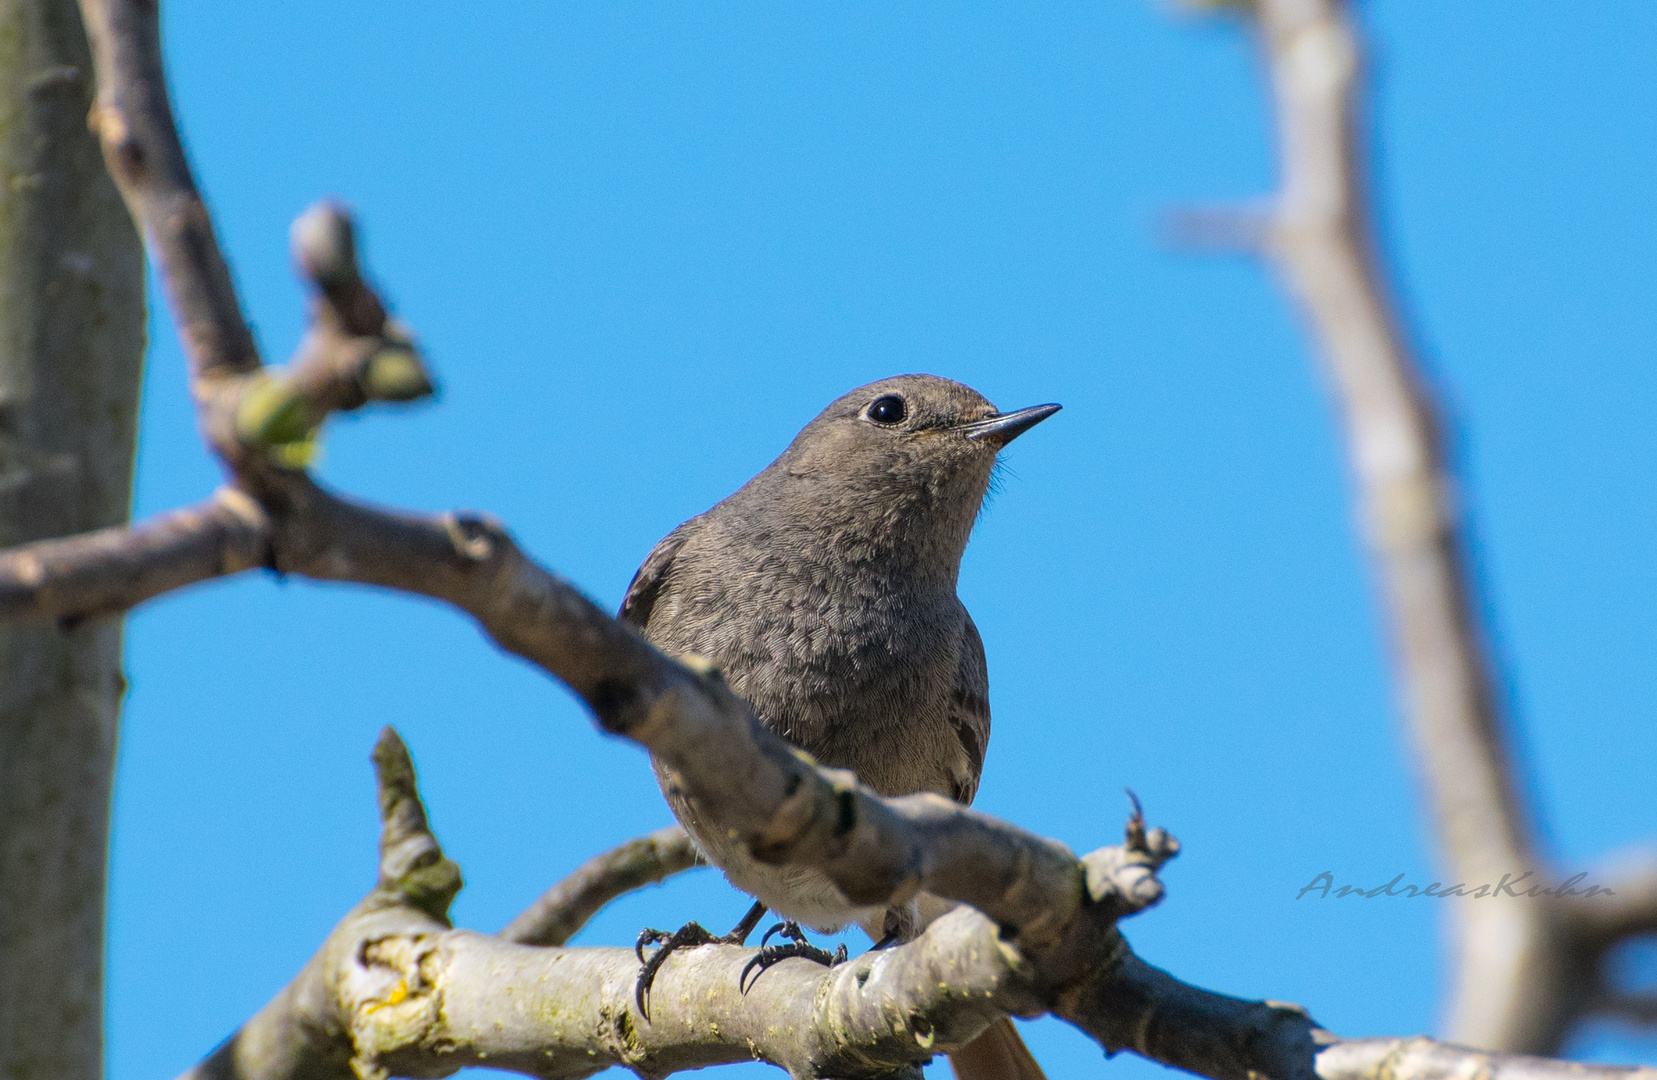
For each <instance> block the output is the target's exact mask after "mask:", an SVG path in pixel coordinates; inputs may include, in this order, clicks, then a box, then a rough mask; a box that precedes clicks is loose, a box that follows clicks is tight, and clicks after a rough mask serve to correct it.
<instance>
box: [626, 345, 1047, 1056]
mask: <svg viewBox="0 0 1657 1080" xmlns="http://www.w3.org/2000/svg"><path fill="white" fill-rule="evenodd" d="M1059 408H1060V407H1059V406H1058V405H1053V404H1048V405H1036V406H1032V407H1030V408H1026V409H1019V410H1017V411H1015V412H1006V413H1003V412H1000V411H998V410H997V409H996V408H995V406H994V405H992V404H991V403H990V402H989V400H988V399H986V398H985V397H984V396H983V395H981V394H979V393H978V392H977V391H975V390H973V389H972V388H970V387H968V386H965V385H963V384H962V383H959V382H954V381H952V380H949V379H945V378H940V377H938V376H935V375H920V374H916V375H898V376H895V377H892V378H887V379H882V380H880V381H877V382H872V383H869V384H868V385H866V386H861V387H858V388H857V389H855V390H853V391H851V392H850V393H847V394H845V395H843V396H842V397H840V398H838V399H837V400H835V401H834V402H833V403H831V404H830V405H829V406H828V407H827V408H825V409H824V410H823V411H822V412H821V413H820V414H818V416H817V417H816V418H815V419H813V420H812V421H811V422H810V423H808V424H807V425H806V426H805V427H804V428H803V429H802V430H801V431H800V433H799V434H798V435H797V436H796V437H795V438H794V440H793V441H792V442H791V443H790V444H789V446H788V448H787V449H786V450H784V451H783V453H782V455H781V456H779V457H778V458H777V459H776V460H775V461H773V462H772V463H771V464H770V465H768V466H767V467H766V468H765V469H764V470H762V471H761V472H760V473H759V474H758V475H756V476H755V477H754V478H753V479H751V480H749V481H748V482H747V483H746V484H744V485H743V486H742V487H741V488H740V489H739V490H737V491H736V492H735V493H734V494H732V495H730V496H729V497H728V498H726V499H724V500H723V501H722V502H720V503H718V504H717V505H715V506H714V507H713V508H712V509H710V510H708V511H707V512H705V513H703V514H700V515H698V516H696V517H693V518H691V519H690V520H689V521H686V522H685V523H684V524H682V525H680V526H679V527H678V528H676V529H674V530H673V531H672V532H671V533H669V534H668V535H667V536H666V537H665V538H663V539H662V540H661V541H660V542H659V543H658V544H657V545H656V546H655V548H654V549H653V550H652V551H651V552H650V554H649V555H648V556H647V557H646V559H645V561H644V563H643V565H642V566H640V568H639V570H638V573H637V574H635V575H634V577H633V580H632V582H631V584H630V585H629V586H628V589H627V593H626V597H625V599H624V600H623V601H622V605H621V610H620V612H619V618H620V619H621V620H622V621H623V622H625V623H628V624H630V625H632V626H633V627H635V628H636V629H638V630H639V631H641V632H642V633H643V635H644V637H645V639H646V640H647V641H649V642H650V643H651V644H652V645H654V646H656V647H657V648H659V649H661V650H662V651H663V652H665V653H667V654H668V655H671V656H683V655H688V654H694V655H696V656H699V657H702V658H704V659H705V660H706V661H708V662H711V663H712V664H714V665H715V666H716V667H717V668H718V670H719V672H720V674H721V676H722V677H723V678H724V679H725V680H726V682H727V683H728V684H729V685H730V687H731V688H732V689H733V690H734V691H735V692H736V693H737V694H739V695H741V696H742V697H743V698H744V699H745V700H746V701H747V702H748V703H749V705H750V706H751V707H752V708H753V710H754V713H755V715H756V716H757V717H758V719H759V720H760V722H761V723H763V724H764V725H765V726H766V727H768V728H770V729H771V730H772V731H774V732H775V733H776V734H778V735H780V736H782V737H783V738H784V739H786V740H788V741H789V742H790V743H792V744H794V745H795V746H797V747H799V748H800V749H802V750H804V751H806V752H807V753H809V754H811V755H812V756H813V757H814V758H815V759H816V760H817V761H819V762H820V763H822V764H823V765H826V766H831V767H836V768H843V769H850V770H851V771H853V772H854V773H856V774H857V776H858V778H859V779H860V780H861V781H862V782H863V783H864V784H866V785H868V786H869V787H871V788H873V789H874V790H875V791H877V792H879V793H880V794H882V795H887V796H896V795H909V794H914V793H917V792H936V793H938V794H940V795H944V796H947V797H948V798H951V799H954V800H955V801H957V802H959V803H963V804H966V803H971V802H972V799H973V796H974V795H975V794H976V793H977V790H978V783H979V778H980V776H981V774H982V772H983V767H984V754H985V751H986V748H987V745H988V742H989V735H990V706H989V676H988V670H987V665H986V661H985V654H984V646H983V642H982V639H981V638H980V636H979V633H978V629H977V627H976V626H974V625H973V621H972V617H971V616H970V615H968V614H967V610H966V608H965V606H963V605H962V603H961V601H960V599H959V598H958V597H957V595H956V581H957V578H958V576H959V573H960V566H961V557H962V554H963V553H964V552H965V550H966V546H967V540H968V537H969V535H970V534H971V532H972V529H973V525H974V524H975V522H976V521H977V519H978V517H979V514H980V510H981V508H982V506H983V503H984V498H985V495H986V493H987V491H988V490H989V488H990V485H991V481H992V477H993V475H994V473H995V469H996V462H997V455H998V454H999V452H1000V451H1001V450H1002V449H1003V448H1004V447H1005V446H1006V445H1007V444H1008V443H1009V442H1011V441H1012V440H1013V439H1015V438H1017V437H1018V436H1019V435H1020V434H1022V433H1023V432H1025V431H1028V430H1029V429H1030V428H1032V427H1034V426H1035V425H1036V424H1038V423H1040V422H1041V421H1043V420H1045V419H1047V418H1048V417H1049V416H1051V415H1053V414H1054V413H1056V412H1058V411H1059ZM654 765H655V769H656V774H657V779H658V781H659V782H660V785H661V788H662V791H663V793H664V795H665V796H666V798H667V802H668V804H669V806H670V807H671V808H672V810H673V813H674V815H675V816H676V817H677V818H678V819H679V821H680V823H681V824H682V825H683V826H684V827H685V829H686V831H687V832H688V833H689V834H690V836H691V838H692V840H693V841H694V842H695V843H696V845H697V847H698V849H699V850H700V852H701V853H702V855H703V857H704V858H705V859H706V860H707V861H709V862H711V863H713V864H714V865H716V866H718V867H719V868H720V869H721V870H723V871H724V872H725V876H726V877H727V878H728V879H729V880H730V882H731V883H732V884H733V885H735V886H736V887H737V888H738V889H741V890H743V891H744V892H746V893H748V894H750V895H751V896H753V897H754V898H755V904H754V906H753V908H752V909H751V910H750V911H749V913H748V915H747V916H746V917H745V918H744V919H743V920H742V922H741V923H740V924H738V926H737V928H736V929H735V930H733V931H732V932H731V933H730V934H727V935H723V936H721V937H715V936H714V935H712V934H710V933H708V932H707V931H706V930H704V929H703V928H702V927H701V926H700V925H699V924H697V923H689V924H687V925H686V926H685V927H683V928H681V929H680V930H679V931H676V932H674V933H672V934H668V933H663V932H661V931H657V930H646V931H645V932H644V933H643V934H641V935H640V939H639V945H638V949H637V951H638V954H639V957H640V960H641V962H643V963H644V967H643V968H642V969H641V974H640V978H639V984H638V987H637V997H638V1004H639V1008H640V1012H641V1013H642V1014H644V1015H645V1016H646V1018H648V1008H647V994H648V991H649V987H650V983H651V980H653V979H654V977H655V972H656V970H657V969H658V968H659V967H660V965H661V962H662V961H663V960H665V959H666V956H667V954H668V953H669V952H671V951H672V950H674V949H676V948H682V947H690V946H694V945H698V944H704V943H707V942H710V941H724V942H731V943H735V944H742V943H745V942H746V940H747V938H748V936H749V935H750V934H751V933H752V931H753V929H754V928H755V926H756V925H757V924H758V922H759V920H760V919H761V918H762V917H763V916H764V913H765V911H766V910H767V909H769V910H770V911H772V912H774V913H775V914H776V915H777V916H778V917H779V918H781V919H783V920H784V922H782V923H781V924H779V925H778V926H776V927H773V928H772V930H771V931H770V932H768V933H767V935H766V939H765V941H769V939H770V936H771V933H775V932H779V931H780V932H781V933H782V934H783V936H784V937H785V938H786V939H788V941H789V943H788V944H786V945H781V946H770V947H764V948H762V949H761V951H760V954H759V955H758V956H757V957H756V958H755V961H754V963H753V964H751V965H750V969H752V968H753V967H754V966H756V965H757V966H759V969H760V971H761V972H762V973H763V970H764V969H765V968H766V967H768V966H770V965H771V964H774V963H776V962H779V961H780V960H782V959H787V958H789V957H804V958H807V959H813V960H817V961H819V962H823V963H830V964H832V963H835V962H838V961H840V960H843V959H845V955H846V954H845V947H844V946H841V948H840V950H839V951H838V952H837V953H834V954H830V953H828V952H826V951H825V950H822V949H819V948H817V947H815V946H813V945H811V944H810V943H809V942H808V941H807V940H806V938H805V935H804V933H803V931H802V930H801V929H800V926H801V924H804V925H805V926H809V927H811V928H812V929H815V930H817V931H820V932H833V931H835V930H838V929H840V928H842V927H844V926H846V925H848V924H850V923H857V924H858V925H860V926H861V927H863V929H864V930H865V931H866V932H867V933H868V934H869V936H870V937H871V938H872V939H874V940H875V941H876V943H877V945H876V947H877V948H879V947H884V946H885V945H888V944H892V943H894V942H900V941H906V940H909V939H911V938H913V937H914V936H915V935H916V934H918V933H919V932H920V931H921V930H922V929H924V926H925V925H926V923H928V922H929V921H930V920H931V919H933V918H936V917H937V916H938V915H940V914H942V913H943V912H945V911H947V910H949V908H950V907H951V906H953V905H952V904H950V903H948V902H944V901H940V900H938V898H935V897H930V896H927V895H926V894H922V896H921V897H919V898H917V900H914V901H911V902H910V903H909V904H908V905H906V906H905V907H903V908H897V909H887V908H884V907H868V906H857V905H854V904H852V903H851V902H849V901H848V900H847V899H846V898H845V897H844V896H843V895H842V894H841V893H840V892H839V890H838V889H836V888H835V886H834V884H833V883H832V882H831V881H830V880H829V879H828V877H827V876H825V875H824V874H823V873H822V872H821V871H818V870H814V869H811V868H806V867H790V866H772V865H768V864H764V863H761V862H759V861H757V860H756V859H754V858H753V857H752V856H751V855H750V854H749V853H748V851H747V849H746V848H745V847H744V846H743V845H742V843H741V842H740V841H739V840H737V839H735V838H733V837H732V836H730V835H728V834H727V833H726V832H725V831H724V830H721V829H719V828H714V827H709V826H708V825H706V824H705V823H704V821H703V819H702V817H701V815H700V814H699V813H698V808H697V806H696V804H695V802H694V801H693V800H691V799H690V798H689V797H688V796H687V795H686V793H685V791H684V790H683V786H682V785H681V783H680V782H679V779H678V777H677V776H676V775H675V773H674V772H673V770H672V769H671V768H669V767H668V766H666V765H665V764H663V763H662V762H660V761H656V762H654ZM648 944H656V945H658V946H659V948H658V951H657V952H656V953H655V954H653V955H652V956H651V957H650V958H649V959H648V960H646V958H645V956H644V951H643V950H644V948H645V946H646V945H648ZM763 945H765V942H764V941H762V946H763ZM744 974H745V975H746V973H744ZM756 977H757V976H756ZM951 1063H952V1065H953V1066H954V1067H955V1071H956V1074H957V1076H958V1077H959V1078H960V1080H1007V1078H1016V1080H1044V1077H1043V1074H1042V1071H1041V1068H1040V1066H1039V1065H1037V1063H1036V1061H1035V1059H1034V1058H1033V1057H1032V1056H1031V1055H1030V1052H1029V1051H1028V1049H1026V1048H1025V1046H1024V1044H1023V1041H1022V1040H1021V1039H1020V1038H1019V1036H1018V1033H1017V1031H1016V1030H1015V1029H1014V1028H1013V1026H1012V1023H1011V1022H1010V1021H1007V1020H1002V1021H1000V1022H999V1023H997V1024H996V1025H992V1027H991V1028H989V1029H988V1030H987V1031H985V1033H984V1034H983V1035H981V1036H979V1037H978V1038H977V1039H975V1040H974V1041H973V1042H972V1043H969V1044H968V1045H967V1046H966V1047H963V1048H962V1049H961V1050H960V1051H958V1052H957V1053H956V1054H953V1055H951Z"/></svg>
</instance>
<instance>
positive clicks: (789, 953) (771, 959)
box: [736, 923, 846, 994]
mask: <svg viewBox="0 0 1657 1080" xmlns="http://www.w3.org/2000/svg"><path fill="white" fill-rule="evenodd" d="M775 933H780V934H782V936H783V937H785V938H788V939H789V940H788V944H787V945H767V944H765V942H766V941H769V940H770V938H771V935H772V934H775ZM796 956H797V957H799V958H800V959H801V960H810V961H812V962H814V963H818V964H822V965H823V966H824V967H834V966H836V965H838V964H844V963H845V962H846V946H845V945H844V944H843V943H842V944H841V946H840V947H839V948H838V949H835V950H834V951H833V952H829V951H828V950H827V949H819V948H818V947H817V946H815V945H813V944H811V943H810V942H809V941H807V940H806V939H805V931H803V930H801V929H800V926H799V924H798V923H779V924H778V925H776V926H773V927H772V928H771V929H770V930H767V931H766V932H765V937H764V938H762V939H761V941H760V950H759V952H757V953H755V954H754V958H753V959H752V960H750V961H748V963H747V964H745V965H744V966H743V968H742V973H741V974H740V975H738V976H737V978H736V985H737V989H738V990H740V991H741V992H742V993H744V994H746V993H747V992H748V988H749V987H750V986H752V985H753V983H754V982H758V981H759V977H760V976H761V975H763V974H765V971H766V969H767V968H769V967H771V966H772V965H774V964H778V963H781V962H782V961H784V960H790V959H793V958H794V957H796ZM755 968H758V969H759V970H758V971H754V969H755ZM750 972H753V974H754V978H753V982H750V981H749V979H748V974H749V973H750Z"/></svg>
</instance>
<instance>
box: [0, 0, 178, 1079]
mask: <svg viewBox="0 0 1657 1080" xmlns="http://www.w3.org/2000/svg"><path fill="white" fill-rule="evenodd" d="M91 101H92V63H91V56H90V53H89V50H88V48H87V39H86V33H85V31H84V30H83V29H82V26H81V20H80V17H79V13H78V12H77V10H76V8H75V4H74V0H0V180H3V182H0V547H11V546H12V545H23V544H29V543H30V542H36V541H42V540H45V539H46V538H49V537H58V536H69V535H72V534H75V533H84V532H86V531H88V530H95V529H102V528H106V527H108V526H111V525H114V524H116V523H117V522H123V521H126V520H127V517H128V515H129V514H130V512H131V503H132V470H133V453H134V449H135V443H136V440H137V434H138V396H139V386H140V383H141V381H142V373H143V368H144V323H145V311H144V249H143V244H142V243H141V242H140V240H139V238H138V233H137V231H136V230H135V229H134V228H133V227H132V221H131V220H130V218H128V216H127V213H126V209H125V208H124V207H123V206H122V205H121V198H120V196H119V195H118V194H117V193H116V190H115V185H113V184H112V183H110V181H109V177H108V176H107V175H106V174H105V171H104V167H103V162H102V161H101V160H100V157H99V153H98V144H97V141H96V140H94V139H93V138H92V137H91V135H90V134H89V133H88V132H87V130H86V112H87V108H88V107H89V106H90V105H91ZM4 591H5V586H4V585H0V593H3V592H4ZM8 599H9V598H7V597H3V596H0V607H4V606H5V605H6V604H7V600H8ZM121 634H122V620H121V619H120V618H118V617H117V618H109V619H93V620H77V621H74V622H64V623H54V622H48V621H41V622H35V623H32V624H29V625H21V624H19V625H10V626H4V627H0V1077H8V1078H11V1077H23V1076H30V1077H37V1076H38V1077H47V1076H49V1077H53V1078H55V1080H98V1078H99V1077H101V1076H102V1075H103V1071H104V1070H103V1026H104V1023H103V1016H104V1013H103V987H104V979H103V973H104V921H105V920H104V892H105V888H104V886H105V881H106V871H107V867H108V862H109V859H108V851H109V812H110V791H111V786H112V780H113V776H114V770H115V750H116V744H117V742H118V738H119V721H120V715H121V702H122V698H123V697H124V696H125V691H126V681H125V679H124V677H123V674H122V670H121V662H122V660H121V652H122V642H121Z"/></svg>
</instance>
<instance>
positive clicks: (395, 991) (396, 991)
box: [363, 979, 409, 1013]
mask: <svg viewBox="0 0 1657 1080" xmlns="http://www.w3.org/2000/svg"><path fill="white" fill-rule="evenodd" d="M408 996H409V993H408V983H407V982H406V981H405V980H403V979H398V980H397V985H396V986H393V987H392V988H391V993H390V994H388V995H387V996H386V999H385V1000H384V1001H370V1002H369V1003H368V1005H367V1006H366V1007H365V1008H364V1009H363V1012H367V1013H372V1012H378V1011H379V1010H380V1009H389V1008H390V1007H391V1006H393V1005H401V1004H402V1003H403V1002H405V1001H407V1000H408Z"/></svg>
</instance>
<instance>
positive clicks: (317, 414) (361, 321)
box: [235, 200, 435, 468]
mask: <svg viewBox="0 0 1657 1080" xmlns="http://www.w3.org/2000/svg"><path fill="white" fill-rule="evenodd" d="M290 238H291V242H292V248H293V259H294V263H295V265H296V266H297V267H298V269H299V272H300V274H301V275H302V276H303V277H304V278H305V279H306V280H307V281H309V282H310V283H311V284H312V285H313V286H314V287H315V288H316V290H317V299H316V301H315V303H314V304H313V305H312V308H311V329H310V331H309V333H307V334H306V337H305V341H304V342H303V343H302V344H301V346H300V349H299V353H298V355H297V357H296V358H295V360H294V361H293V363H292V364H290V365H289V366H288V367H287V368H284V369H261V370H260V371H258V372H255V373H253V374H252V375H251V376H249V378H248V379H247V380H246V382H245V385H244V386H243V389H242V392H241V394H240V397H239V400H238V401H237V403H236V409H235V436H236V440H237V441H238V443H239V444H240V445H242V446H245V447H248V448H250V449H255V450H262V451H265V452H266V453H267V454H269V455H270V456H272V457H273V458H274V459H275V460H276V461H277V463H278V464H281V465H286V466H288V467H292V468H299V467H303V466H304V465H306V464H308V463H309V461H310V457H311V454H312V452H313V450H312V444H313V443H314V441H315V438H316V433H317V431H318V429H319V428H320V427H321V425H322V422H323V421H324V420H325V419H326V418H327V416H328V414H329V413H331V412H348V411H351V410H354V409H359V408H361V407H362V406H364V405H366V404H367V403H368V402H370V401H387V402H410V401H417V400H419V399H421V398H425V397H429V396H430V395H431V394H433V393H434V392H435V388H434V386H433V384H432V380H431V376H430V374H429V373H428V372H427V370H426V366H425V362H424V361H423V360H422V359H421V357H420V354H419V350H418V349H417V348H416V347H415V344H414V337H413V335H412V333H411V332H410V330H409V328H408V327H407V326H405V325H403V324H402V323H400V322H398V321H397V320H395V319H393V318H391V317H390V316H389V315H388V314H387V312H386V308H385V305H384V304H383V303H382V302H381V300H380V298H379V296H378V295H377V294H376V293H375V291H374V290H373V288H372V287H370V286H369V284H368V282H367V281H366V280H365V279H364V277H363V273H362V268H361V265H360V262H359V260H358V254H357V241H356V228H355V226H354V225H353V223H352V221H351V216H350V214H349V213H348V212H347V211H346V210H345V208H344V207H343V206H341V205H340V204H338V203H336V202H332V201H327V200H324V201H323V202H319V203H317V204H316V205H315V206H313V207H311V208H310V209H309V210H307V211H305V213H303V214H301V215H300V216H299V217H298V219H296V220H295V221H294V223H293V227H292V230H291V233H290Z"/></svg>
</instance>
